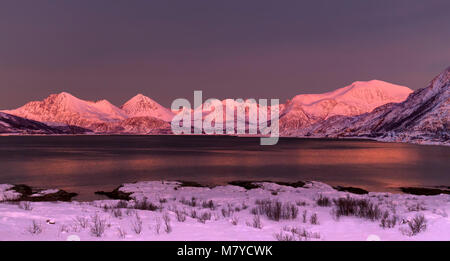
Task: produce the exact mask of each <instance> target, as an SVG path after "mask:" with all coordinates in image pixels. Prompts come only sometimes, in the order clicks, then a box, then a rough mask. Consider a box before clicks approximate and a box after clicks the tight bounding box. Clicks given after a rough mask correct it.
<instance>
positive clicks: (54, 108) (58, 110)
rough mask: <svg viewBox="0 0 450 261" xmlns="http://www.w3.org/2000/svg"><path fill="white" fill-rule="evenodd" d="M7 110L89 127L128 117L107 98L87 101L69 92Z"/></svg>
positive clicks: (27, 115) (29, 117) (32, 118)
mask: <svg viewBox="0 0 450 261" xmlns="http://www.w3.org/2000/svg"><path fill="white" fill-rule="evenodd" d="M5 112H6V113H9V114H12V115H16V116H19V117H23V118H26V119H30V120H35V121H40V122H44V123H49V124H54V123H62V124H68V125H75V126H80V127H83V128H88V129H93V128H92V126H93V125H95V124H99V123H103V122H114V121H121V120H124V119H126V118H127V115H126V114H125V113H124V112H123V111H122V110H121V109H119V108H117V107H116V106H114V105H112V104H111V103H110V102H108V101H106V100H101V101H98V102H91V101H85V100H81V99H78V98H77V97H75V96H73V95H71V94H69V93H67V92H62V93H59V94H52V95H50V96H49V97H48V98H46V99H44V100H43V101H32V102H29V103H27V104H25V105H24V106H22V107H20V108H18V109H15V110H10V111H5Z"/></svg>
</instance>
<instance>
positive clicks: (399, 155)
mask: <svg viewBox="0 0 450 261" xmlns="http://www.w3.org/2000/svg"><path fill="white" fill-rule="evenodd" d="M449 156H450V148H449V147H441V146H418V145H411V144H394V143H379V142H372V141H361V140H346V141H335V140H305V139H281V140H280V142H279V144H278V145H276V146H259V139H257V138H236V137H206V136H188V137H187V136H184V137H182V136H72V137H0V166H1V170H0V183H13V184H18V183H24V184H29V185H32V186H38V187H45V188H52V187H58V188H62V189H66V190H69V191H74V192H78V193H80V196H79V197H78V199H80V200H90V199H94V198H96V196H94V194H93V192H94V191H97V190H111V189H113V188H115V187H117V186H118V185H120V184H122V183H126V182H135V181H140V180H159V179H165V180H191V181H197V182H200V183H205V184H225V183H226V182H228V181H231V180H238V179H239V180H277V181H298V180H320V181H323V182H326V183H329V184H331V185H346V186H356V187H362V188H366V189H368V190H372V191H385V190H390V191H392V190H394V189H395V188H397V187H400V186H436V185H447V186H448V185H450V177H449V175H448V174H447V172H448V170H449V169H450V168H449V165H450V163H449V161H448V159H449V158H450V157H449Z"/></svg>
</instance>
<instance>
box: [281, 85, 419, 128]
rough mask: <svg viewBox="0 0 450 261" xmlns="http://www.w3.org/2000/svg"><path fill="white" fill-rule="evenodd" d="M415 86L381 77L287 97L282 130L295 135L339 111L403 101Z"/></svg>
mask: <svg viewBox="0 0 450 261" xmlns="http://www.w3.org/2000/svg"><path fill="white" fill-rule="evenodd" d="M410 93H412V90H411V89H409V88H407V87H404V86H400V85H395V84H391V83H387V82H383V81H379V80H372V81H367V82H362V81H358V82H354V83H352V84H351V85H349V86H346V87H343V88H340V89H337V90H335V91H332V92H328V93H323V94H302V95H297V96H295V97H294V98H293V99H292V100H290V101H288V102H287V103H286V104H285V106H284V110H283V111H282V112H281V115H282V117H281V119H280V132H281V133H282V134H284V135H292V134H295V133H296V132H298V131H299V129H304V128H306V127H308V126H310V125H312V124H314V123H316V122H320V121H323V120H326V119H328V118H330V117H333V116H336V115H344V116H354V115H359V114H362V113H366V112H370V111H372V110H373V109H375V108H376V107H378V106H381V105H383V104H387V103H391V102H402V101H404V100H405V99H406V98H407V97H408V95H409V94H410Z"/></svg>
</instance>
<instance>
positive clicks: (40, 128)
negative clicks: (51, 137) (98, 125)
mask: <svg viewBox="0 0 450 261" xmlns="http://www.w3.org/2000/svg"><path fill="white" fill-rule="evenodd" d="M86 132H88V130H86V129H83V128H79V127H76V126H67V125H66V126H48V125H46V124H44V123H41V122H37V121H33V120H27V119H24V118H21V117H17V116H14V115H11V114H6V113H3V112H0V134H83V133H86Z"/></svg>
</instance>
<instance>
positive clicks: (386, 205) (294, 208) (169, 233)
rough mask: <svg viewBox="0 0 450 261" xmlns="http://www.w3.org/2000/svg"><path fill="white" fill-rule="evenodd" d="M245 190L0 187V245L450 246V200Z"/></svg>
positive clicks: (149, 185)
mask: <svg viewBox="0 0 450 261" xmlns="http://www.w3.org/2000/svg"><path fill="white" fill-rule="evenodd" d="M249 184H250V185H251V187H247V188H251V189H246V188H244V187H242V186H234V185H226V186H216V187H213V188H209V187H190V186H184V185H183V183H181V182H175V181H148V182H138V183H133V184H124V185H123V186H121V187H120V188H119V189H118V191H121V192H123V193H124V194H126V195H129V196H130V197H131V198H132V199H131V200H128V201H127V200H97V201H93V202H77V201H72V202H59V201H58V202H28V201H20V202H19V201H14V200H12V201H5V200H6V199H9V200H11V199H14V198H16V199H17V198H18V197H20V194H18V193H17V192H15V191H12V190H11V187H12V186H11V185H0V201H3V202H0V240H67V239H72V240H73V239H74V238H75V239H78V238H79V239H81V240H114V241H116V240H158V241H159V240H163V241H167V240H169V241H170V240H200V241H209V240H230V241H239V240H251V241H255V240H270V241H272V240H274V241H275V240H314V241H315V240H326V241H328V240H339V241H340V240H344V241H347V240H357V241H365V240H368V239H380V240H450V233H448V231H450V218H449V217H448V213H449V212H450V195H449V194H440V195H435V196H417V195H409V194H392V193H382V192H369V193H368V194H363V195H357V194H352V193H349V192H345V191H337V190H335V189H334V188H332V187H331V186H329V185H326V184H324V183H320V182H306V183H304V184H301V183H293V184H296V185H292V184H284V185H279V184H276V183H269V182H253V183H249ZM54 192H55V190H48V191H41V192H40V194H45V193H54ZM422 217H423V219H422Z"/></svg>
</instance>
